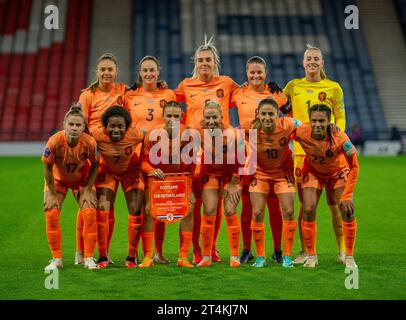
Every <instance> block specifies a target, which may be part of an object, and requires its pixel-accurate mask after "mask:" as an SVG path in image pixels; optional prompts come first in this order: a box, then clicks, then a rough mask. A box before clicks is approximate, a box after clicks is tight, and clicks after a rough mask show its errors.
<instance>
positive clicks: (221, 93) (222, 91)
mask: <svg viewBox="0 0 406 320" xmlns="http://www.w3.org/2000/svg"><path fill="white" fill-rule="evenodd" d="M216 94H217V97H219V98H220V99H222V98H224V90H223V89H218V90H217V91H216Z"/></svg>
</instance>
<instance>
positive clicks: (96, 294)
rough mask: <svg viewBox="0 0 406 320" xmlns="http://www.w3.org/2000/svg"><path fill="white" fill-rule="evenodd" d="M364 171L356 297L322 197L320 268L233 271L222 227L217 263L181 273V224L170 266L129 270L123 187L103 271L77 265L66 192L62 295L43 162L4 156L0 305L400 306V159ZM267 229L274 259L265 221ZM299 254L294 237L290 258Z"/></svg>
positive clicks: (372, 161)
mask: <svg viewBox="0 0 406 320" xmlns="http://www.w3.org/2000/svg"><path fill="white" fill-rule="evenodd" d="M360 166H361V173H360V178H359V182H358V185H357V189H356V193H355V206H356V216H357V219H358V234H357V242H356V251H355V257H356V261H357V263H358V266H359V289H357V290H356V289H353V290H347V289H346V288H345V285H344V282H345V277H346V276H348V275H347V274H345V273H344V266H342V265H339V264H338V263H337V262H336V255H337V249H336V244H335V238H334V236H333V232H332V227H331V223H330V215H329V212H328V211H327V208H326V202H325V199H324V197H323V199H322V200H321V201H320V207H319V210H318V220H317V221H318V239H317V240H318V241H317V248H318V254H319V267H318V268H316V269H314V270H307V269H303V268H302V267H295V268H294V269H284V268H282V267H281V266H280V265H277V264H275V263H269V264H268V266H267V267H266V268H264V269H255V268H253V267H251V266H250V265H244V266H242V267H241V268H239V269H231V268H230V267H229V266H228V244H227V235H226V230H225V223H224V221H223V226H222V231H221V234H220V238H219V245H218V247H219V250H220V254H221V258H222V262H220V263H217V264H215V265H213V266H212V267H210V268H206V269H198V268H194V269H180V268H177V267H176V259H177V254H178V224H177V225H173V226H170V227H168V228H167V234H166V240H165V245H164V252H165V254H166V256H167V257H168V258H169V259H170V260H171V261H172V263H171V264H170V265H167V266H164V265H159V266H155V267H153V268H150V269H131V270H127V269H126V268H125V267H124V259H125V257H126V254H127V240H126V238H127V231H126V230H127V229H126V228H127V213H126V208H125V202H124V197H123V195H122V192H121V190H120V192H119V195H118V198H117V203H116V229H115V232H114V237H113V241H112V248H111V256H112V259H113V260H114V261H115V264H114V265H113V266H111V267H109V268H107V269H104V270H85V269H83V268H82V267H77V266H74V265H73V259H74V252H75V218H76V212H77V206H76V203H75V202H74V200H73V197H72V195H71V194H69V195H68V197H67V200H66V202H65V205H64V207H63V210H62V218H61V226H62V232H63V246H62V248H63V255H64V266H65V267H64V269H62V270H61V271H60V273H59V289H58V290H47V289H46V288H45V286H44V281H45V278H46V276H47V275H46V274H44V271H43V270H44V266H45V265H46V264H47V262H48V260H49V258H50V251H49V248H48V244H47V241H46V237H45V219H44V215H43V211H42V197H43V195H42V188H43V182H42V181H43V178H42V165H41V162H40V159H39V158H0V168H1V169H0V170H1V174H0V179H1V181H0V182H1V183H0V201H1V213H0V248H1V249H0V283H1V290H0V299H405V298H406V291H405V285H406V282H405V279H406V272H405V270H406V269H405V265H406V250H405V248H406V236H405V230H406V229H405V226H406V206H405V190H406V188H405V187H406V185H405V180H406V170H405V168H406V158H405V157H397V158H361V159H360ZM266 231H267V233H266V236H267V238H266V252H267V256H268V257H270V256H271V254H272V244H271V243H272V240H271V235H270V228H269V224H267V230H266ZM140 249H141V248H140ZM298 251H299V241H298V238H296V243H295V248H294V253H295V254H296V253H298ZM140 252H141V250H140Z"/></svg>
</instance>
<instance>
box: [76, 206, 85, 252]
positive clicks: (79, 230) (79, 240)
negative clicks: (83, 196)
mask: <svg viewBox="0 0 406 320" xmlns="http://www.w3.org/2000/svg"><path fill="white" fill-rule="evenodd" d="M83 250H84V247H83V217H82V212H81V211H80V209H79V210H78V215H77V218H76V251H77V252H83Z"/></svg>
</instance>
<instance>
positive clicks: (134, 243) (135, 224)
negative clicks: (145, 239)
mask: <svg viewBox="0 0 406 320" xmlns="http://www.w3.org/2000/svg"><path fill="white" fill-rule="evenodd" d="M127 233H128V256H129V257H131V258H135V257H136V256H138V244H139V242H140V235H141V233H142V215H139V216H132V215H130V214H129V215H128V228H127Z"/></svg>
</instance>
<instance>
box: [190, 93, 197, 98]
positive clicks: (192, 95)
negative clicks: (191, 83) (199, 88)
mask: <svg viewBox="0 0 406 320" xmlns="http://www.w3.org/2000/svg"><path fill="white" fill-rule="evenodd" d="M194 96H197V93H195V94H191V95H190V96H189V97H191V98H193V97H194Z"/></svg>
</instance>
